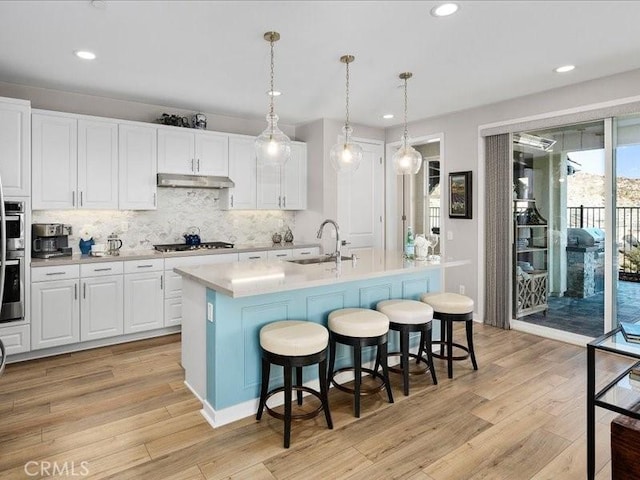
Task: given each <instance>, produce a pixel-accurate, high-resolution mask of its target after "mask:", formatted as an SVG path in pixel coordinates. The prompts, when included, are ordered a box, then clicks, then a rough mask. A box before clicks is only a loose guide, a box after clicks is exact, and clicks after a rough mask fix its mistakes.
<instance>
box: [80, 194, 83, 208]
mask: <svg viewBox="0 0 640 480" xmlns="http://www.w3.org/2000/svg"><path fill="white" fill-rule="evenodd" d="M83 205H84V195H82V190H80V206H81V207H82V206H83Z"/></svg>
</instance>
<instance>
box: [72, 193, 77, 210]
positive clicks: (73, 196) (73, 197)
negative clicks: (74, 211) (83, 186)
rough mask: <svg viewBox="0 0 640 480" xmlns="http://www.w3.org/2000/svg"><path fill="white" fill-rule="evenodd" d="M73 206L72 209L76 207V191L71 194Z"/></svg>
mask: <svg viewBox="0 0 640 480" xmlns="http://www.w3.org/2000/svg"><path fill="white" fill-rule="evenodd" d="M71 206H72V207H75V206H76V192H75V191H73V192H71Z"/></svg>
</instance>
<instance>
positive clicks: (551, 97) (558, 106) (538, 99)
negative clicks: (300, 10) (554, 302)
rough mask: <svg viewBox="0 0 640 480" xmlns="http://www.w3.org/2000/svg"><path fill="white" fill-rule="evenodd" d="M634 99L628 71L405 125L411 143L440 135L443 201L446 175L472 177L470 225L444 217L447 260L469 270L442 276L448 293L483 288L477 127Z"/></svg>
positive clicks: (634, 76) (636, 89)
mask: <svg viewBox="0 0 640 480" xmlns="http://www.w3.org/2000/svg"><path fill="white" fill-rule="evenodd" d="M637 95H640V70H633V71H631V72H625V73H621V74H618V75H614V76H610V77H605V78H601V79H597V80H591V81H588V82H583V83H580V84H576V85H572V86H567V87H562V88H557V89H554V90H549V91H546V92H542V93H538V94H534V95H528V96H525V97H520V98H516V99H512V100H507V101H504V102H500V103H496V104H492V105H487V106H484V107H479V108H474V109H470V110H465V111H461V112H456V113H451V114H448V115H443V116H439V117H433V118H428V119H424V120H420V121H415V122H412V123H411V124H410V125H409V132H410V134H411V136H412V137H414V138H417V137H423V136H428V135H432V134H436V133H439V132H443V133H444V138H443V143H442V148H443V152H442V153H443V155H442V157H443V160H444V161H443V163H442V164H441V168H442V175H443V180H444V181H443V186H444V187H445V188H444V189H443V192H442V194H443V196H444V198H445V199H446V198H447V196H448V188H447V187H448V174H449V172H453V171H459V170H472V171H473V219H471V220H461V219H454V220H450V219H449V218H447V216H446V215H445V218H444V223H443V228H442V229H441V232H442V236H443V237H442V238H443V241H444V242H445V244H446V255H447V258H450V259H465V258H468V259H470V260H471V266H470V267H469V268H467V267H465V268H452V269H449V270H448V271H447V274H446V281H445V288H446V289H447V290H449V291H453V292H457V291H458V286H459V285H461V284H463V285H465V287H466V293H467V294H468V295H470V296H471V297H472V298H474V299H476V301H478V300H479V297H478V296H479V295H482V288H481V287H480V286H479V285H478V271H479V269H478V267H479V266H478V262H479V260H478V252H477V247H476V246H477V245H478V244H479V243H481V242H483V241H484V239H483V238H480V237H479V222H481V221H482V219H483V215H482V212H480V211H479V210H478V199H479V197H478V195H479V193H480V194H482V187H481V188H480V189H479V188H478V187H479V185H478V179H479V178H483V177H482V175H483V166H482V165H479V163H478V150H479V134H478V129H479V127H480V126H481V125H487V124H493V123H498V122H503V121H509V120H513V119H522V118H524V117H529V116H533V115H539V114H547V113H549V114H553V112H560V111H563V110H568V109H574V108H579V107H583V106H589V105H594V106H597V105H596V104H599V103H602V102H608V101H613V100H618V99H625V98H630V97H634V96H637ZM636 100H637V99H636ZM401 133H402V126H401V125H399V126H396V127H392V128H388V129H387V131H386V141H387V142H388V143H392V142H395V141H397V139H398V138H399V137H400V135H401ZM509 168H510V167H509ZM387 187H388V189H389V191H388V195H395V184H394V182H388V184H387ZM444 207H445V210H447V209H448V204H447V202H446V200H445V205H444ZM447 232H451V234H452V235H453V240H446V233H447ZM479 313H482V312H479Z"/></svg>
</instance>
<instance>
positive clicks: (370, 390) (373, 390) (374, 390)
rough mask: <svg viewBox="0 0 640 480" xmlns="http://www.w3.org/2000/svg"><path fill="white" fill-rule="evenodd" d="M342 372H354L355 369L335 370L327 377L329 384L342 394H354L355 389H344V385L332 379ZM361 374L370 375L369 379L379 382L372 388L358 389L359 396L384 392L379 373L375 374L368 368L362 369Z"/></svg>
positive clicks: (382, 381)
mask: <svg viewBox="0 0 640 480" xmlns="http://www.w3.org/2000/svg"><path fill="white" fill-rule="evenodd" d="M344 372H355V368H353V367H346V368H341V369H339V370H336V371H335V372H333V374H332V375H331V377H329V384H333V386H334V387H336V388H337V389H338V390H340V391H342V392H346V393H351V394H354V393H356V391H355V389H353V388H349V387H345V386H344V385H342V384H340V383H338V382H336V380H335V379H334V377H335V376H336V375H337V374H339V373H344ZM362 372H364V373H368V374H370V375H371V377H373V378H375V379H377V380H379V381H380V384H379V385H376V386H373V387H360V395H373V394H374V393H378V392H380V391H382V390H384V377H383V376H382V374H381V373H379V372H375V371H374V370H372V369H370V368H362Z"/></svg>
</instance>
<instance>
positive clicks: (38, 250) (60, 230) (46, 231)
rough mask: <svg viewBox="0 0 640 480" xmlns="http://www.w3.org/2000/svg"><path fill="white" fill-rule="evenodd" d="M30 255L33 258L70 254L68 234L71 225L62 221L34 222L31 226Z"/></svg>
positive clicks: (70, 231)
mask: <svg viewBox="0 0 640 480" xmlns="http://www.w3.org/2000/svg"><path fill="white" fill-rule="evenodd" d="M31 233H32V236H31V238H32V239H33V241H32V245H31V246H32V248H31V251H32V253H31V256H32V257H35V258H53V257H68V256H71V253H72V252H71V250H72V249H71V247H70V246H69V235H71V233H72V230H71V225H65V224H62V223H34V224H33V225H32V227H31Z"/></svg>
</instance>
